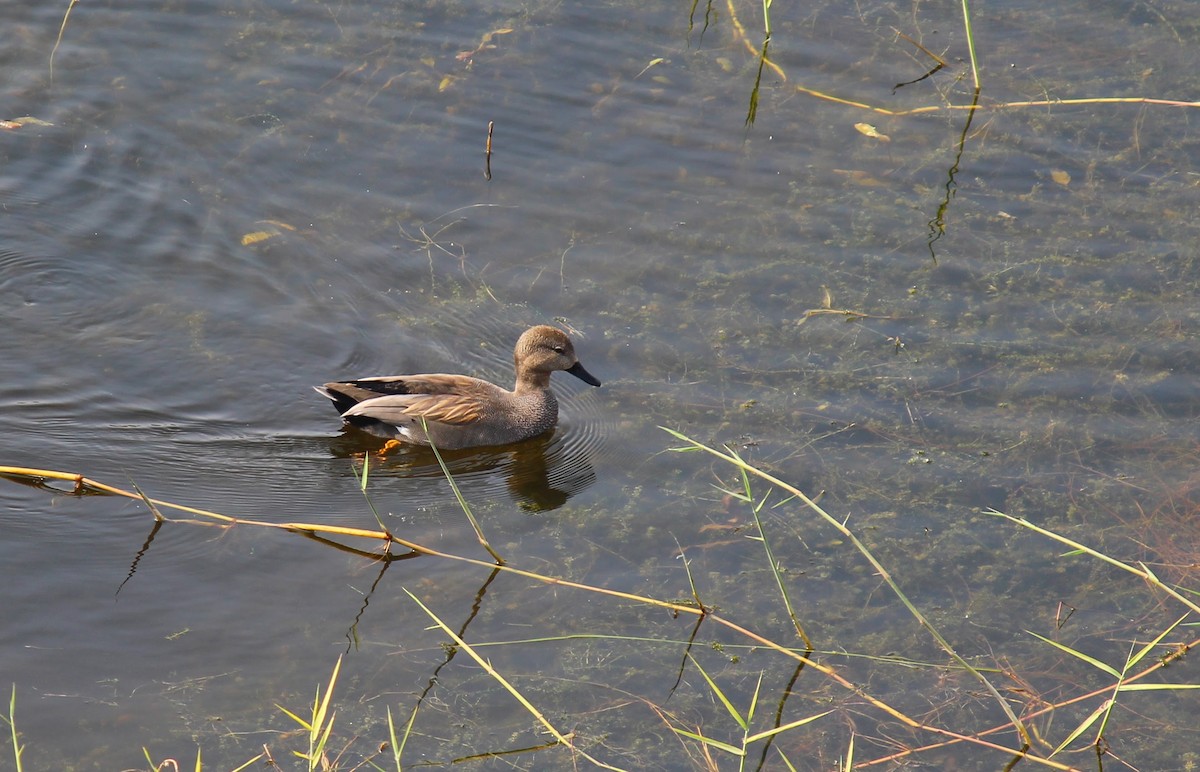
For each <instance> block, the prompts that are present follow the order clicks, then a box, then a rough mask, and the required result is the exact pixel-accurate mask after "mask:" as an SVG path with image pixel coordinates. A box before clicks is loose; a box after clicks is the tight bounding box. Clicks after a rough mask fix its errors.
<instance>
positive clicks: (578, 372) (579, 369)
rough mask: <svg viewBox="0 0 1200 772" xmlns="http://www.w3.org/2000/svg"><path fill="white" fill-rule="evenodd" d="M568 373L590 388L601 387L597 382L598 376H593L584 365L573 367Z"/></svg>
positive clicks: (577, 364) (577, 363)
mask: <svg viewBox="0 0 1200 772" xmlns="http://www.w3.org/2000/svg"><path fill="white" fill-rule="evenodd" d="M567 372H568V373H570V374H571V375H574V376H575V377H576V378H578V379H579V380H581V381H583V382H584V383H586V384H588V385H590V386H599V385H600V381H598V380H596V376H594V375H592V374H591V373H589V372H588V371H587V370H584V369H583V365H581V364H580V363H579V362H576V363H575V364H573V365H571V369H570V370H567Z"/></svg>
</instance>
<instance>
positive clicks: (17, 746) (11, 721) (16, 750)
mask: <svg viewBox="0 0 1200 772" xmlns="http://www.w3.org/2000/svg"><path fill="white" fill-rule="evenodd" d="M8 728H9V730H10V731H11V733H12V744H13V759H14V761H15V762H16V765H17V772H23V769H24V768H23V767H22V766H21V754H22V753H23V752H24V750H25V749H24V748H22V747H21V736H20V735H19V734H18V733H17V685H16V684H13V688H12V697H10V698H9V700H8Z"/></svg>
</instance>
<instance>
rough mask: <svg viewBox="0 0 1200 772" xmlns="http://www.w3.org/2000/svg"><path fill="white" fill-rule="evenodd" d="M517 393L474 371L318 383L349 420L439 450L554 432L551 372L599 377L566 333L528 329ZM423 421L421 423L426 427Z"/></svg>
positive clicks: (517, 358) (521, 344) (517, 354)
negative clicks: (472, 373)
mask: <svg viewBox="0 0 1200 772" xmlns="http://www.w3.org/2000/svg"><path fill="white" fill-rule="evenodd" d="M513 363H514V365H515V367H516V371H517V382H516V386H515V387H514V388H513V390H512V391H508V390H507V389H504V388H501V387H500V386H497V385H495V384H494V383H489V382H488V381H485V380H482V379H480V378H472V377H471V376H469V375H448V374H445V373H431V374H423V375H387V376H379V377H373V378H358V379H355V380H352V381H334V382H331V383H327V384H325V385H324V386H314V387H313V388H314V389H316V390H317V392H318V393H320V394H322V395H324V396H326V397H328V398H329V399H330V400H332V401H333V406H334V408H335V409H336V410H337V411H338V413H339V414H340V415H341V416H342V419H343V420H344V421H345V422H346V423H348V424H350V425H351V426H357V427H358V428H360V429H363V430H365V431H368V432H370V433H372V434H377V435H380V436H384V437H391V438H392V439H395V440H397V441H398V442H400V443H407V444H412V445H429V444H430V440H432V442H433V444H434V445H435V446H436V447H438V448H446V449H456V448H474V447H480V446H485V445H507V444H509V443H513V442H520V441H521V440H527V439H529V438H530V437H536V436H538V435H539V434H542V433H544V432H547V431H549V430H550V429H552V428H553V427H554V425H555V424H556V423H558V400H557V399H555V398H554V393H553V392H551V391H550V373H552V372H554V371H555V370H563V371H565V372H568V373H570V374H571V375H574V376H575V377H576V378H578V379H579V380H581V381H583V382H584V383H587V384H590V385H592V386H599V385H600V381H599V380H597V379H596V378H595V376H593V375H592V374H591V373H589V372H588V371H587V370H585V369H584V367H583V365H582V364H580V363H579V358H578V357H576V356H575V347H574V346H573V345H572V344H571V339H570V338H568V337H567V334H566V333H565V332H563V331H562V330H560V329H558V328H557V327H550V326H548V325H544V324H542V325H538V326H536V327H530V328H529V329H528V330H526V331H525V332H524V333H523V334H522V335H521V337H520V338H519V339H518V340H517V346H516V349H515V350H514V351H513ZM422 419H424V425H422Z"/></svg>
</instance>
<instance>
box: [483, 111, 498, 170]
mask: <svg viewBox="0 0 1200 772" xmlns="http://www.w3.org/2000/svg"><path fill="white" fill-rule="evenodd" d="M495 127H496V122H495V121H488V135H487V144H486V145H485V146H484V151H483V176H484V179H486V180H488V181H491V179H492V129H494V128H495Z"/></svg>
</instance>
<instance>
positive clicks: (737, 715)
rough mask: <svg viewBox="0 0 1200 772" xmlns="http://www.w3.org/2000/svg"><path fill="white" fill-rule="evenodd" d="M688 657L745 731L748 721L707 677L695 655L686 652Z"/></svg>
mask: <svg viewBox="0 0 1200 772" xmlns="http://www.w3.org/2000/svg"><path fill="white" fill-rule="evenodd" d="M688 659H690V660H691V661H692V664H693V665H695V666H696V669H697V670H699V671H700V675H702V676H704V680H705V681H708V688H709V689H711V690H712V693H713V694H715V695H717V699H719V700H720V701H721V704H722V705H724V706H725V710H727V711H729V715H730V716H733V720H734V721H736V722H737V725H738V726H740V727H741V728H742V731H745V730H746V729H747V728H748V726H749V724H748V722H747V721H746V719H745V718H744V717H743V716H742V714H741V713H739V712H738V709H737V708H735V707H734V706H733V703H732V702H730V701H729V698H728V697H726V696H725V692H723V691H721V687H719V686H717V682H716V681H714V680H712V678H711V677H709V675H708V673H707V672H705V670H704V668H703V667H701V665H700V663H699V662H697V661H696V658H695V657H693V656H692V655H691V654H688Z"/></svg>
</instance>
